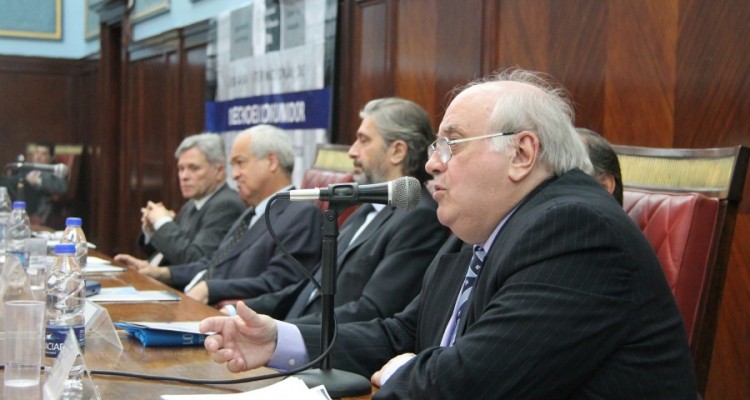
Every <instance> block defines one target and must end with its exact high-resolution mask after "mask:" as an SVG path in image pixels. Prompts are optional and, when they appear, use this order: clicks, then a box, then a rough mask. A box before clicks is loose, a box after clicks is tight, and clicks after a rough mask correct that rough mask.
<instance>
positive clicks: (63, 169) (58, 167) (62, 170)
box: [52, 163, 68, 178]
mask: <svg viewBox="0 0 750 400" xmlns="http://www.w3.org/2000/svg"><path fill="white" fill-rule="evenodd" d="M52 173H53V174H55V175H57V176H59V177H60V178H65V177H66V176H68V166H67V165H65V164H62V163H61V164H55V166H54V171H53V172H52Z"/></svg>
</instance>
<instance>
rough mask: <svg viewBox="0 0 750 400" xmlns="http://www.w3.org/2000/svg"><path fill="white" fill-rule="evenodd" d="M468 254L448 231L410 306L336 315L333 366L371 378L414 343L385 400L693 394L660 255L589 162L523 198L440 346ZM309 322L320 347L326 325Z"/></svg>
mask: <svg viewBox="0 0 750 400" xmlns="http://www.w3.org/2000/svg"><path fill="white" fill-rule="evenodd" d="M470 259H471V249H470V246H468V245H465V244H463V243H461V242H460V241H459V240H457V239H455V238H451V239H449V240H448V242H446V244H445V245H444V246H443V248H442V249H441V250H440V252H439V253H438V255H437V256H436V258H435V260H433V263H432V265H431V266H430V268H429V270H428V273H427V274H426V276H425V282H424V285H423V288H422V292H421V294H420V295H419V296H418V297H417V298H416V299H415V300H414V301H413V302H412V303H411V304H410V305H409V306H408V307H407V308H406V309H405V310H404V311H403V312H402V313H400V314H397V315H396V316H395V317H394V318H391V319H385V320H373V321H369V322H366V323H355V324H343V325H341V326H340V327H339V338H338V340H337V343H336V349H335V350H334V358H333V365H334V366H335V367H337V368H342V369H347V370H351V371H354V372H358V373H361V374H364V375H365V376H369V375H370V374H371V373H372V372H374V371H376V370H377V369H379V368H380V367H381V366H382V365H383V364H384V363H385V362H387V361H388V360H389V359H390V358H392V357H394V356H395V355H398V354H401V353H405V352H415V353H417V356H416V357H415V358H414V359H412V360H411V361H410V362H409V363H407V364H406V365H404V366H403V367H402V368H400V369H399V370H398V372H396V373H395V374H394V375H393V376H392V377H391V379H390V380H389V381H388V382H387V383H386V384H385V385H384V386H383V387H382V388H381V389H380V391H379V392H378V393H377V394H376V395H375V397H374V398H378V399H495V398H496V399H501V398H502V399H504V398H518V399H558V398H559V399H666V398H669V399H683V398H690V399H695V394H696V388H695V382H694V377H693V369H692V363H691V359H690V353H689V349H688V345H687V338H686V335H685V329H684V327H683V324H682V321H681V319H680V315H679V312H678V310H677V307H676V305H675V302H674V300H673V298H672V295H671V292H670V290H669V287H668V286H667V284H666V280H665V278H664V275H663V273H662V271H661V267H660V265H659V262H658V261H657V258H656V256H655V254H654V252H653V250H652V249H651V247H650V245H649V244H648V242H647V241H646V240H645V238H644V237H643V235H642V234H641V232H640V231H639V229H638V228H637V227H636V226H635V224H633V223H632V222H631V221H630V219H629V218H628V217H627V215H626V214H625V213H624V212H623V211H622V209H621V208H620V207H619V205H618V204H617V203H616V202H615V201H614V199H613V198H612V197H611V196H610V195H609V194H608V193H606V192H605V191H604V190H603V189H602V188H601V186H600V185H598V184H597V183H596V182H595V181H594V180H593V179H591V178H589V177H588V176H587V175H585V174H584V173H582V172H580V171H571V172H568V173H566V174H563V175H562V176H560V177H558V178H554V179H552V180H549V181H547V182H545V183H544V184H542V185H540V187H538V188H537V189H536V190H535V191H533V192H532V193H531V194H529V196H527V198H526V199H525V200H524V201H523V203H522V204H521V205H520V206H519V207H518V209H517V210H516V212H515V213H514V215H513V216H512V217H511V218H510V219H509V220H508V222H507V224H506V225H505V227H504V228H503V229H502V231H501V232H500V233H499V235H498V236H497V238H496V240H495V242H494V244H493V245H492V247H491V249H490V250H489V253H488V254H487V258H486V260H485V264H484V267H483V268H482V274H481V275H480V277H479V279H478V281H477V285H476V287H475V289H474V292H473V295H472V298H471V300H470V304H469V307H468V309H467V312H466V313H465V317H464V319H463V322H462V326H460V327H459V328H458V329H459V336H458V338H457V340H456V343H455V345H454V346H452V347H448V348H442V347H439V344H440V339H441V337H442V334H443V331H444V330H445V326H446V324H447V322H448V319H449V318H450V314H451V312H452V308H453V305H454V303H455V299H456V296H457V295H458V292H459V290H460V285H461V281H462V280H463V277H464V274H465V273H466V269H467V267H468V263H469V260H470ZM300 330H301V331H302V333H303V336H304V338H305V342H306V345H307V347H308V350H309V351H310V353H311V355H314V354H317V353H319V350H320V349H319V341H318V336H319V334H318V332H317V329H316V327H311V326H300Z"/></svg>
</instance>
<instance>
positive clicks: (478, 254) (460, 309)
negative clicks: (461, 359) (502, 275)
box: [448, 246, 487, 346]
mask: <svg viewBox="0 0 750 400" xmlns="http://www.w3.org/2000/svg"><path fill="white" fill-rule="evenodd" d="M486 255H487V254H486V253H485V251H484V249H483V248H482V246H474V256H473V257H471V262H470V263H469V269H468V270H467V271H466V278H465V279H464V284H463V286H462V287H461V293H460V294H459V295H458V301H457V302H456V304H457V307H456V309H457V311H456V324H455V325H453V332H452V333H451V337H450V341H449V342H448V343H450V345H451V346H452V345H453V343H454V342H455V341H456V335H457V333H458V329H459V326H460V325H461V317H462V316H463V314H464V312H466V307H467V304H468V303H469V299H470V298H471V292H472V290H473V289H474V286H475V285H476V283H477V279H478V278H479V273H480V272H482V265H484V257H485V256H486Z"/></svg>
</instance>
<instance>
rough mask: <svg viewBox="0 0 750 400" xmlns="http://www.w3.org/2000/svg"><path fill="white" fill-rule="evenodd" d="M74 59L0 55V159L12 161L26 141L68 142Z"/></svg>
mask: <svg viewBox="0 0 750 400" xmlns="http://www.w3.org/2000/svg"><path fill="white" fill-rule="evenodd" d="M77 66H78V61H75V60H49V59H44V58H38V57H16V56H0V93H2V94H3V95H2V96H0V137H2V146H0V161H2V163H3V164H2V165H5V163H7V162H11V161H15V160H16V157H17V156H18V155H19V154H21V153H23V152H24V151H25V148H26V144H27V143H28V142H35V141H49V142H52V143H71V142H72V141H73V140H74V139H75V131H74V129H73V127H74V126H76V124H77V121H75V118H76V115H75V114H73V113H71V108H70V107H69V105H70V104H71V103H73V102H74V101H75V99H76V96H75V94H76V93H75V87H74V79H73V76H74V75H75V73H76V70H77Z"/></svg>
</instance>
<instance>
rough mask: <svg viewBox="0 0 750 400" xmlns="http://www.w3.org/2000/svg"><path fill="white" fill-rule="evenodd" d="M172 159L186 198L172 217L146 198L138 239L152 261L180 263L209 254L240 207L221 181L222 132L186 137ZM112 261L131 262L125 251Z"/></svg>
mask: <svg viewBox="0 0 750 400" xmlns="http://www.w3.org/2000/svg"><path fill="white" fill-rule="evenodd" d="M175 158H176V159H177V176H178V178H179V181H180V192H181V193H182V197H184V198H185V199H188V201H187V202H186V203H185V204H184V205H183V206H182V208H180V212H179V213H177V216H176V217H175V216H174V212H173V211H171V210H168V209H167V208H166V207H165V206H164V205H163V204H162V203H154V202H152V201H149V202H148V204H146V207H144V208H142V209H141V213H142V218H141V222H142V225H143V234H141V237H140V239H139V244H140V245H141V246H142V248H143V249H144V250H145V251H146V253H147V254H148V255H149V260H148V262H149V264H151V265H172V264H184V263H189V262H193V261H197V260H199V259H200V258H201V257H204V256H207V255H210V254H212V253H213V252H214V251H215V250H216V249H217V248H218V247H219V243H220V242H221V239H222V238H223V237H224V235H226V233H227V231H228V230H229V227H230V226H232V223H233V222H234V221H235V220H236V219H237V218H238V217H239V216H240V215H241V214H242V212H243V211H244V209H245V206H244V204H243V203H242V200H240V197H239V196H238V195H237V192H235V191H234V190H232V189H231V188H230V187H229V186H228V185H227V184H226V173H225V168H226V155H225V153H224V141H223V140H222V139H221V136H219V135H217V134H211V133H204V134H200V135H192V136H188V137H186V138H185V139H183V141H182V143H180V145H179V146H178V147H177V151H175ZM115 260H117V261H119V262H122V263H124V264H132V263H134V262H135V261H134V258H133V256H130V255H127V254H118V255H116V256H115Z"/></svg>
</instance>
